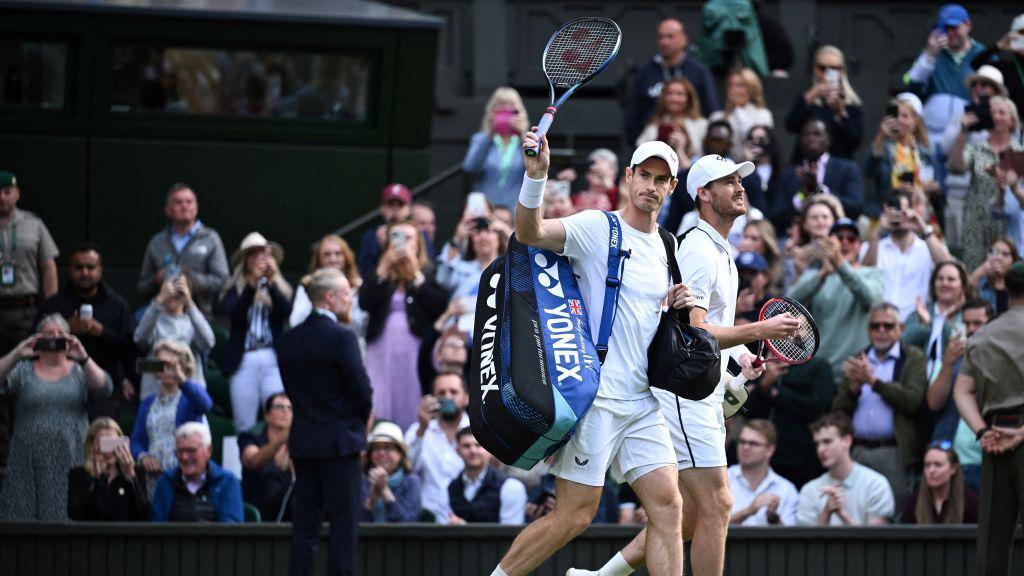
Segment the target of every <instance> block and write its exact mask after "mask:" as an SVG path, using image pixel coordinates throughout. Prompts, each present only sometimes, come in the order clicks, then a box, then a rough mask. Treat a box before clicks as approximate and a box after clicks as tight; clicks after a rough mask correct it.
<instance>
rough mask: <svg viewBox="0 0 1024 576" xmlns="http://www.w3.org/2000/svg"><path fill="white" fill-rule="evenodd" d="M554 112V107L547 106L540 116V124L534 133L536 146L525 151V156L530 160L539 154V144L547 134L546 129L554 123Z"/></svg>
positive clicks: (555, 110)
mask: <svg viewBox="0 0 1024 576" xmlns="http://www.w3.org/2000/svg"><path fill="white" fill-rule="evenodd" d="M555 112H557V109H555V107H554V106H548V109H547V111H545V112H544V115H543V116H541V118H540V122H538V123H537V131H536V132H534V134H536V135H537V145H536V146H534V147H533V148H527V149H526V155H527V156H529V157H530V158H533V157H535V156H536V155H538V154H540V147H541V142H543V141H544V135H545V134H547V133H548V128H551V124H552V123H553V122H554V121H555Z"/></svg>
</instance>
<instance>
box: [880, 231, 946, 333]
mask: <svg viewBox="0 0 1024 576" xmlns="http://www.w3.org/2000/svg"><path fill="white" fill-rule="evenodd" d="M876 266H877V268H878V269H879V270H881V271H882V274H884V275H885V300H886V301H887V302H891V303H892V304H895V305H896V307H897V308H899V309H900V322H905V321H906V320H907V316H910V314H911V313H912V312H913V311H914V310H915V309H916V299H917V297H918V296H920V297H921V300H924V301H927V300H928V281H929V280H930V279H931V276H932V269H934V268H935V263H934V262H932V253H931V251H930V250H928V243H927V242H925V241H924V240H922V239H920V238H918V237H917V236H914V241H913V243H911V244H910V247H909V248H907V251H906V252H904V251H902V250H900V247H899V246H897V245H896V242H894V241H893V239H892V237H890V236H886V237H885V238H882V239H881V240H879V242H878V263H877V264H876Z"/></svg>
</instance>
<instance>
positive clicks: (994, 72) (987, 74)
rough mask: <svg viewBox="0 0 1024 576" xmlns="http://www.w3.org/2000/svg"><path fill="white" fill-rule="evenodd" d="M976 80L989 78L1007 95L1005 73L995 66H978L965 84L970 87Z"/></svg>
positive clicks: (1000, 91)
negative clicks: (1004, 80)
mask: <svg viewBox="0 0 1024 576" xmlns="http://www.w3.org/2000/svg"><path fill="white" fill-rule="evenodd" d="M1019 18H1024V14H1021V15H1020V16H1019ZM1021 24H1022V25H1024V22H1021ZM975 80H988V81H989V82H991V83H993V84H995V85H996V92H998V93H999V94H1000V95H1001V96H1006V95H1007V92H1006V84H1005V83H1004V82H1003V73H1002V72H1000V71H999V69H998V68H996V67H995V66H992V65H989V64H985V65H984V66H982V67H980V68H978V69H977V70H976V71H975V72H974V73H973V74H969V75H968V76H967V77H966V78H964V84H965V85H967V87H968V88H970V87H971V82H974V81H975Z"/></svg>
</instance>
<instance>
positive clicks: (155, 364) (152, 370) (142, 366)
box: [135, 358, 164, 374]
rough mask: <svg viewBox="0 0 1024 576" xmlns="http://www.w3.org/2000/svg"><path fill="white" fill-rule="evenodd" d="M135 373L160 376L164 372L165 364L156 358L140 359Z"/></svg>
mask: <svg viewBox="0 0 1024 576" xmlns="http://www.w3.org/2000/svg"><path fill="white" fill-rule="evenodd" d="M135 371H136V372H138V373H139V374H159V373H161V372H163V371H164V362H163V360H157V359H156V358H139V359H138V360H136V361H135Z"/></svg>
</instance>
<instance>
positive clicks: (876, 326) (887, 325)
mask: <svg viewBox="0 0 1024 576" xmlns="http://www.w3.org/2000/svg"><path fill="white" fill-rule="evenodd" d="M868 328H869V329H871V330H890V331H891V330H895V329H896V323H895V322H871V323H870V324H868Z"/></svg>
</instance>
